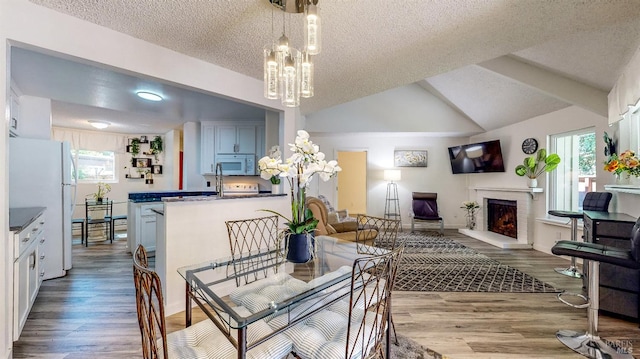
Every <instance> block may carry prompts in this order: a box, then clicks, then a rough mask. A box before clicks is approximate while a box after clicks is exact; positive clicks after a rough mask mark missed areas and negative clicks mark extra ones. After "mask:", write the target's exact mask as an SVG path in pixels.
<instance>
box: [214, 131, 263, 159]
mask: <svg viewBox="0 0 640 359" xmlns="http://www.w3.org/2000/svg"><path fill="white" fill-rule="evenodd" d="M215 136H216V138H215V144H216V154H236V153H242V154H255V153H256V126H255V125H237V126H233V125H223V126H216V130H215Z"/></svg>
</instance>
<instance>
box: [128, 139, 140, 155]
mask: <svg viewBox="0 0 640 359" xmlns="http://www.w3.org/2000/svg"><path fill="white" fill-rule="evenodd" d="M130 149H131V155H132V156H133V157H136V156H137V155H138V153H140V139H139V138H137V137H136V138H132V139H131V148H130Z"/></svg>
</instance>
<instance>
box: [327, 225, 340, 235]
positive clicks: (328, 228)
mask: <svg viewBox="0 0 640 359" xmlns="http://www.w3.org/2000/svg"><path fill="white" fill-rule="evenodd" d="M325 227H326V228H327V234H328V235H332V234H336V233H338V231H336V230H335V228H333V226H332V225H330V224H328V223H327V225H326V226H325Z"/></svg>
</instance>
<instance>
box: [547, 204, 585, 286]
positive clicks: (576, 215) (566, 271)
mask: <svg viewBox="0 0 640 359" xmlns="http://www.w3.org/2000/svg"><path fill="white" fill-rule="evenodd" d="M549 214H550V215H552V216H556V217H564V218H571V241H572V242H576V241H578V219H580V218H582V216H583V214H582V212H571V211H549ZM554 270H555V271H556V272H558V273H560V274H563V275H566V276H569V277H574V278H582V273H580V270H579V269H578V267H576V258H575V257H571V265H569V268H554Z"/></svg>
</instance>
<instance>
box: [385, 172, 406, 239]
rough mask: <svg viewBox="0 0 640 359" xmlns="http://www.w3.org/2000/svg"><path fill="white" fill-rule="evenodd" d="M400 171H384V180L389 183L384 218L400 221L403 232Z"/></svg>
mask: <svg viewBox="0 0 640 359" xmlns="http://www.w3.org/2000/svg"><path fill="white" fill-rule="evenodd" d="M400 178H401V173H400V170H384V180H385V181H387V182H388V183H387V197H386V200H385V205H384V218H389V219H397V220H400V230H402V216H400V199H399V198H398V185H397V184H396V183H395V181H400Z"/></svg>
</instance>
